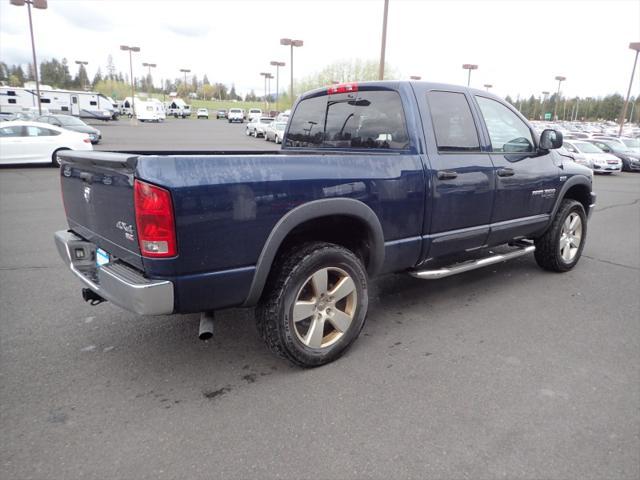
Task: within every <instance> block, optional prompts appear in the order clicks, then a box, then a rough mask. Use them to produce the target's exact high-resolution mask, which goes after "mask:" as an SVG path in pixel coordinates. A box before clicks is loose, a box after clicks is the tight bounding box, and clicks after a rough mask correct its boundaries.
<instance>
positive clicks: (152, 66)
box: [142, 62, 158, 96]
mask: <svg viewBox="0 0 640 480" xmlns="http://www.w3.org/2000/svg"><path fill="white" fill-rule="evenodd" d="M142 66H143V67H147V71H148V73H147V79H150V78H151V69H152V68H156V67H157V66H158V65H156V64H155V63H147V62H143V63H142ZM149 83H151V82H149ZM152 87H153V85H147V88H148V89H149V92H148V94H149V96H151V88H152Z"/></svg>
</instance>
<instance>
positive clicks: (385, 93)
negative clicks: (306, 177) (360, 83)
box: [286, 90, 409, 149]
mask: <svg viewBox="0 0 640 480" xmlns="http://www.w3.org/2000/svg"><path fill="white" fill-rule="evenodd" d="M286 145H287V146H289V147H316V148H357V149H406V148H408V147H409V135H408V133H407V126H406V123H405V115H404V110H403V108H402V101H401V100H400V95H399V94H398V93H397V92H394V91H390V90H364V91H357V92H345V93H339V94H336V95H322V96H318V97H311V98H307V99H305V100H303V101H301V102H300V104H299V105H298V107H297V108H296V110H295V113H294V114H293V116H292V117H291V125H290V126H289V131H288V133H287V137H286Z"/></svg>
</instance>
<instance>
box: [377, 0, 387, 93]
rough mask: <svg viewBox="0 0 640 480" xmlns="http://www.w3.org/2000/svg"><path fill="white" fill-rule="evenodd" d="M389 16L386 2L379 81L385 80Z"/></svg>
mask: <svg viewBox="0 0 640 480" xmlns="http://www.w3.org/2000/svg"><path fill="white" fill-rule="evenodd" d="M388 14H389V0H384V13H383V14H382V45H381V46H380V66H379V68H378V80H384V61H385V60H384V57H385V53H386V52H385V50H386V49H387V16H388Z"/></svg>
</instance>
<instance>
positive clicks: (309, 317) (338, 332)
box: [256, 242, 369, 368]
mask: <svg viewBox="0 0 640 480" xmlns="http://www.w3.org/2000/svg"><path fill="white" fill-rule="evenodd" d="M267 285H271V287H270V288H269V290H265V293H264V295H263V298H262V300H261V302H260V304H259V306H258V307H257V308H256V325H257V329H258V332H259V334H260V336H261V337H262V339H263V340H264V341H265V343H266V344H267V346H268V347H269V349H270V350H271V351H272V352H274V353H275V354H277V355H279V356H281V357H283V358H286V359H288V360H289V361H291V362H292V363H294V364H296V365H299V366H301V367H305V368H310V367H318V366H320V365H324V364H326V363H329V362H332V361H334V360H336V359H337V358H339V357H340V356H341V355H342V354H343V353H344V352H345V351H346V350H347V349H348V348H349V347H350V346H351V344H352V343H353V342H354V341H355V340H356V338H357V337H358V335H359V334H360V331H361V330H362V327H363V326H364V322H365V318H366V314H367V306H368V302H369V300H368V288H367V274H366V271H365V269H364V266H363V265H362V262H361V261H360V260H359V259H358V257H356V255H355V254H354V253H353V252H351V251H350V250H347V249H346V248H344V247H341V246H339V245H335V244H331V243H324V242H313V243H307V244H304V245H301V246H299V247H296V248H294V249H292V250H290V251H288V252H286V254H284V255H282V256H281V258H280V260H279V261H278V262H277V263H276V264H274V267H273V269H272V272H271V274H270V276H269V279H268V281H267Z"/></svg>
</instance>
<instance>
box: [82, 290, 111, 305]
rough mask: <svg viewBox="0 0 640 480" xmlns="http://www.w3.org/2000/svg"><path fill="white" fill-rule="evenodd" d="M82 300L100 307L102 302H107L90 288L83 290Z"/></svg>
mask: <svg viewBox="0 0 640 480" xmlns="http://www.w3.org/2000/svg"><path fill="white" fill-rule="evenodd" d="M82 299H83V300H84V301H85V302H89V303H90V304H91V305H92V306H96V305H100V304H101V303H102V302H106V300H105V299H104V298H102V297H101V296H100V295H98V294H97V293H96V292H94V291H93V290H91V289H90V288H83V289H82Z"/></svg>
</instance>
